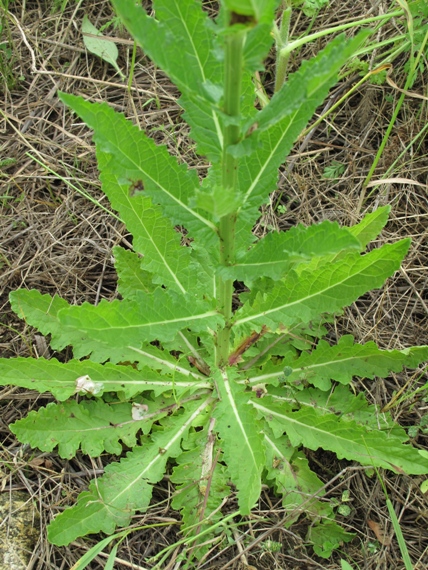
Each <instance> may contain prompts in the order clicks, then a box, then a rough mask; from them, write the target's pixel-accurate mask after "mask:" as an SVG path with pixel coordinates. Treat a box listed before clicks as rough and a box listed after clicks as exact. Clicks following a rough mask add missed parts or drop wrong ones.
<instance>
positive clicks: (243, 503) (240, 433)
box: [213, 370, 265, 514]
mask: <svg viewBox="0 0 428 570" xmlns="http://www.w3.org/2000/svg"><path fill="white" fill-rule="evenodd" d="M234 375H235V374H234V371H233V370H228V371H226V370H223V371H220V372H219V373H218V374H217V375H216V386H217V389H218V393H219V398H220V401H219V402H218V403H217V405H216V408H215V410H214V412H213V417H215V418H216V419H217V423H216V428H215V429H216V430H218V432H219V434H220V438H221V443H220V445H221V448H222V450H223V454H224V458H225V461H226V462H227V465H228V468H229V473H230V475H231V479H232V481H233V483H234V484H235V485H236V487H237V489H238V504H239V509H240V512H241V513H242V514H248V513H249V512H250V511H251V509H252V508H253V506H254V503H255V502H256V501H257V499H258V498H259V496H260V491H261V472H262V469H263V467H264V465H265V453H264V450H263V436H262V433H261V431H262V424H261V423H260V422H258V421H257V419H256V415H255V412H254V410H253V409H252V407H251V405H249V404H248V400H249V396H250V394H249V393H245V386H241V385H239V384H237V383H236V381H235V379H234Z"/></svg>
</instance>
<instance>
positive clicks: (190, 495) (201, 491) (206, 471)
mask: <svg viewBox="0 0 428 570" xmlns="http://www.w3.org/2000/svg"><path fill="white" fill-rule="evenodd" d="M212 424H213V421H212V420H211V421H210V420H209V418H206V421H205V425H204V429H203V430H201V431H194V432H191V433H189V435H188V437H187V438H186V439H185V441H183V448H184V449H185V450H186V451H184V452H183V453H182V454H181V455H180V456H179V457H178V458H177V465H176V466H175V467H174V469H173V472H172V475H171V481H172V482H173V483H175V485H176V488H177V491H178V493H177V494H175V495H174V497H173V499H172V503H171V506H172V508H173V509H176V510H179V511H180V512H181V516H182V518H183V523H184V528H183V529H182V532H183V534H184V535H185V536H196V535H198V534H199V533H200V532H202V531H207V530H208V529H210V527H212V526H213V525H214V523H216V522H219V521H221V520H222V519H223V516H224V515H223V513H222V511H221V509H220V506H221V504H222V502H223V500H224V499H225V497H227V496H228V495H229V494H230V488H229V485H228V484H227V480H228V477H227V469H226V466H225V465H223V464H222V463H221V461H222V454H221V452H220V449H219V448H218V444H216V443H215V434H214V433H213V431H212ZM208 425H209V429H207V428H208ZM221 530H222V529H221V527H216V528H215V529H214V530H213V531H212V532H211V533H210V532H208V533H206V532H205V533H204V535H203V537H201V539H200V540H198V541H197V542H196V544H199V543H200V542H203V543H204V544H203V545H201V546H199V547H198V548H197V552H196V553H194V554H195V556H196V558H198V559H200V558H201V556H203V555H204V554H205V553H206V552H207V551H208V549H209V548H210V543H208V544H207V540H209V539H210V538H213V537H214V536H216V534H218V533H219V532H221Z"/></svg>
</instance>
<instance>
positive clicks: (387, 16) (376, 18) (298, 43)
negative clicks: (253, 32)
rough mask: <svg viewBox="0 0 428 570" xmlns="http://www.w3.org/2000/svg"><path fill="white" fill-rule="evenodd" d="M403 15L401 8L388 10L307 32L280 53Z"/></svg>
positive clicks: (283, 54) (287, 52) (289, 51)
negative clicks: (307, 33)
mask: <svg viewBox="0 0 428 570" xmlns="http://www.w3.org/2000/svg"><path fill="white" fill-rule="evenodd" d="M402 15H403V10H394V11H393V12H388V13H387V14H382V15H381V16H373V17H371V18H363V19H362V20H355V22H349V23H348V24H340V25H339V26H334V27H332V28H327V29H325V30H321V31H319V32H315V33H313V34H309V35H308V36H303V37H302V38H299V39H297V40H294V41H293V42H289V43H288V44H287V45H286V46H285V47H284V48H282V49H281V55H282V56H284V57H285V56H287V54H290V53H291V52H292V51H293V50H295V49H297V48H299V47H301V46H303V45H305V44H308V43H309V42H312V41H314V40H317V39H318V38H322V37H324V36H328V35H330V34H335V33H336V32H343V31H344V30H348V29H349V28H356V27H357V26H364V25H365V24H371V23H372V22H378V21H383V20H390V19H391V18H395V17H398V16H402Z"/></svg>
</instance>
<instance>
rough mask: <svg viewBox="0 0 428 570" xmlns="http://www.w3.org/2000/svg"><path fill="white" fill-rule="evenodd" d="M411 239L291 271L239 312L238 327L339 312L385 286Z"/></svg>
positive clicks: (284, 323) (305, 319)
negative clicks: (283, 279)
mask: <svg viewBox="0 0 428 570" xmlns="http://www.w3.org/2000/svg"><path fill="white" fill-rule="evenodd" d="M409 246H410V240H402V241H400V242H397V243H395V244H392V245H390V244H386V245H384V246H383V247H381V248H379V249H375V250H373V251H371V252H370V253H368V254H366V255H364V256H361V255H359V254H356V253H350V254H348V255H346V256H345V257H343V258H342V259H340V260H339V261H338V262H336V263H331V264H330V265H328V266H327V267H321V268H320V269H319V270H317V271H304V272H302V273H301V274H300V275H297V274H296V273H294V272H293V271H291V272H290V273H289V274H288V276H287V280H286V281H285V282H278V283H277V284H275V286H274V287H273V288H272V289H271V290H270V291H269V292H268V293H267V294H263V293H261V292H260V293H258V294H257V296H256V298H255V301H254V302H253V303H252V305H251V304H250V303H248V302H247V303H246V304H245V305H244V306H243V307H242V308H241V309H239V310H238V311H237V313H236V320H235V324H234V326H236V327H238V328H239V327H242V325H245V326H246V328H248V327H253V328H254V327H255V326H257V327H261V326H262V325H266V326H268V327H269V328H270V329H271V330H275V329H276V328H277V327H278V325H281V326H284V327H287V326H290V325H293V324H294V323H298V322H306V323H308V322H309V321H310V320H311V319H313V318H315V317H317V316H318V315H320V314H321V313H324V312H328V313H332V312H337V311H339V310H340V309H342V308H343V307H344V306H346V305H349V304H351V303H352V302H353V301H355V300H356V299H358V297H359V296H360V295H363V294H364V293H366V292H367V291H370V290H371V289H374V288H376V287H381V286H382V285H383V283H384V281H385V279H386V278H387V277H389V276H390V275H392V274H393V273H394V271H396V270H397V269H398V268H399V266H400V262H401V260H402V259H403V257H404V256H405V254H406V253H407V251H408V249H409Z"/></svg>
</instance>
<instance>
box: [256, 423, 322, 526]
mask: <svg viewBox="0 0 428 570" xmlns="http://www.w3.org/2000/svg"><path fill="white" fill-rule="evenodd" d="M263 431H264V435H265V438H264V446H265V450H266V478H267V480H268V481H269V482H270V484H271V485H274V486H275V489H276V491H277V493H279V494H281V495H282V497H283V499H282V504H283V506H284V508H286V509H287V511H288V517H289V520H288V524H291V522H293V521H296V520H297V519H298V518H299V516H300V515H301V513H302V511H304V512H305V513H307V514H309V516H312V517H314V518H315V517H316V518H318V517H322V516H324V517H325V516H329V515H331V514H332V508H331V507H330V506H329V504H328V503H325V502H322V501H320V497H323V495H324V494H325V491H324V489H323V487H324V485H323V482H322V481H321V480H320V479H319V478H318V477H317V476H316V474H315V473H314V472H313V471H311V469H310V467H309V463H308V460H307V458H306V457H305V455H304V454H303V453H302V452H299V451H296V450H295V449H294V447H293V446H292V445H290V441H289V439H288V438H287V437H286V436H280V437H275V436H274V435H273V434H272V433H271V430H270V429H269V428H268V427H266V428H264V430H263ZM288 517H287V518H288Z"/></svg>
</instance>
